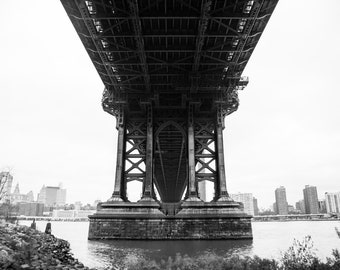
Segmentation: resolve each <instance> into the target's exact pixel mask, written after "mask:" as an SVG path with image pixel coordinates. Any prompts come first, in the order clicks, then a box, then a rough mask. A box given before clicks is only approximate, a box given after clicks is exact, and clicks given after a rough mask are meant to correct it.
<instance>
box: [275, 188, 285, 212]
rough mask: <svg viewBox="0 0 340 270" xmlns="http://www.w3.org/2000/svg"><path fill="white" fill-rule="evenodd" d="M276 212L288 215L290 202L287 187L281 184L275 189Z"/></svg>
mask: <svg viewBox="0 0 340 270" xmlns="http://www.w3.org/2000/svg"><path fill="white" fill-rule="evenodd" d="M275 202H276V213H277V214H278V215H288V203H287V197H286V189H285V187H283V186H281V187H279V188H277V189H275Z"/></svg>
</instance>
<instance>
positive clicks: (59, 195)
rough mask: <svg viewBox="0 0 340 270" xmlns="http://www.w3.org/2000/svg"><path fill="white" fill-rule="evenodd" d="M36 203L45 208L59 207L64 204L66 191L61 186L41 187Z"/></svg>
mask: <svg viewBox="0 0 340 270" xmlns="http://www.w3.org/2000/svg"><path fill="white" fill-rule="evenodd" d="M38 202H40V203H43V204H45V206H49V207H51V206H61V205H65V204H66V189H63V188H62V187H61V186H59V187H52V186H47V187H45V186H43V187H42V188H41V190H40V193H39V194H38Z"/></svg>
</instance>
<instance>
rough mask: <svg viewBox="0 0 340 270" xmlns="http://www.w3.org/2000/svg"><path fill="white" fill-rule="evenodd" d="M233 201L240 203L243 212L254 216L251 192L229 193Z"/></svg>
mask: <svg viewBox="0 0 340 270" xmlns="http://www.w3.org/2000/svg"><path fill="white" fill-rule="evenodd" d="M229 196H230V198H232V199H233V200H234V201H236V202H239V203H242V204H243V207H244V212H245V213H246V214H248V215H252V216H254V201H253V194H251V193H238V194H229Z"/></svg>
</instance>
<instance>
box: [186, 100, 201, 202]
mask: <svg viewBox="0 0 340 270" xmlns="http://www.w3.org/2000/svg"><path fill="white" fill-rule="evenodd" d="M188 163H189V185H188V191H189V192H188V199H189V200H192V199H194V200H199V199H198V192H197V185H196V171H195V137H194V109H193V104H191V103H189V110H188Z"/></svg>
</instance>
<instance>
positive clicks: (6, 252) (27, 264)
mask: <svg viewBox="0 0 340 270" xmlns="http://www.w3.org/2000/svg"><path fill="white" fill-rule="evenodd" d="M0 269H69V270H73V269H83V270H92V269H91V268H89V267H86V266H85V265H84V264H83V263H81V262H80V261H79V260H78V259H76V258H75V257H74V256H73V254H72V252H71V248H70V243H69V242H68V241H66V240H63V239H59V238H57V237H54V236H53V235H49V234H46V233H43V232H40V231H38V230H35V229H32V228H30V227H28V226H25V225H17V224H11V223H8V222H5V223H0Z"/></svg>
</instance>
